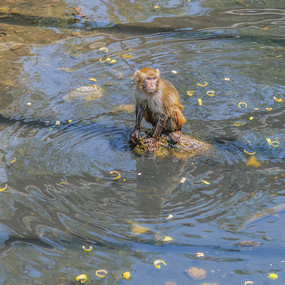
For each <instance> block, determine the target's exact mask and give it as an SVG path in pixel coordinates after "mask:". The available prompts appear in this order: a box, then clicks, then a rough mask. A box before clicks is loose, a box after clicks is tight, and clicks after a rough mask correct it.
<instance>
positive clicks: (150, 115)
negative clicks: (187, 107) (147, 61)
mask: <svg viewBox="0 0 285 285" xmlns="http://www.w3.org/2000/svg"><path fill="white" fill-rule="evenodd" d="M134 78H135V79H136V93H135V97H136V123H135V128H134V130H133V131H132V132H131V134H130V139H129V141H130V143H131V144H133V145H136V144H137V143H138V140H139V134H140V125H141V122H142V119H143V118H144V119H145V120H146V121H147V122H149V123H151V124H152V125H153V135H152V137H151V138H149V139H147V140H146V143H147V152H148V153H154V152H155V151H156V148H157V141H158V139H159V137H160V135H161V133H162V132H163V133H166V134H168V138H169V139H170V141H171V142H172V143H178V142H179V139H180V136H181V128H182V126H183V125H184V124H185V123H186V119H185V117H184V116H183V114H182V110H183V106H182V104H181V102H180V98H179V93H178V91H177V90H176V88H175V87H174V86H173V84H172V83H170V82H169V81H168V80H165V79H162V78H161V77H160V71H159V70H158V69H153V68H149V67H147V68H143V69H142V70H140V71H139V70H137V71H135V74H134Z"/></svg>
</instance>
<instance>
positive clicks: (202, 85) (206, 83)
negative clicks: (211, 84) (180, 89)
mask: <svg viewBox="0 0 285 285" xmlns="http://www.w3.org/2000/svg"><path fill="white" fill-rule="evenodd" d="M197 85H198V86H200V87H205V86H207V85H208V82H206V81H204V84H201V83H197Z"/></svg>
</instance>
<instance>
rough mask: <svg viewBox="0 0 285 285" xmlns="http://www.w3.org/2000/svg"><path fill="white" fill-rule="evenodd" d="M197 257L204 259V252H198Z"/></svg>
mask: <svg viewBox="0 0 285 285" xmlns="http://www.w3.org/2000/svg"><path fill="white" fill-rule="evenodd" d="M196 256H197V257H204V256H205V255H204V253H203V252H196Z"/></svg>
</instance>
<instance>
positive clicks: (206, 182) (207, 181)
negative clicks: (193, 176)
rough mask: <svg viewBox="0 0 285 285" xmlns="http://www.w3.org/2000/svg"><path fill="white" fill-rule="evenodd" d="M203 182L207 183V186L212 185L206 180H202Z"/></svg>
mask: <svg viewBox="0 0 285 285" xmlns="http://www.w3.org/2000/svg"><path fill="white" fill-rule="evenodd" d="M202 182H203V183H205V184H207V185H209V184H210V183H209V182H208V181H206V180H202Z"/></svg>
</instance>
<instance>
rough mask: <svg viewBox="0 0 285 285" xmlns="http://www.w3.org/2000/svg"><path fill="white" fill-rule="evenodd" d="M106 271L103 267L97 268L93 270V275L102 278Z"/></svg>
mask: <svg viewBox="0 0 285 285" xmlns="http://www.w3.org/2000/svg"><path fill="white" fill-rule="evenodd" d="M107 273H108V271H107V270H105V269H99V270H97V271H96V272H95V275H96V276H98V277H100V278H104V277H105V276H106V275H107Z"/></svg>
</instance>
